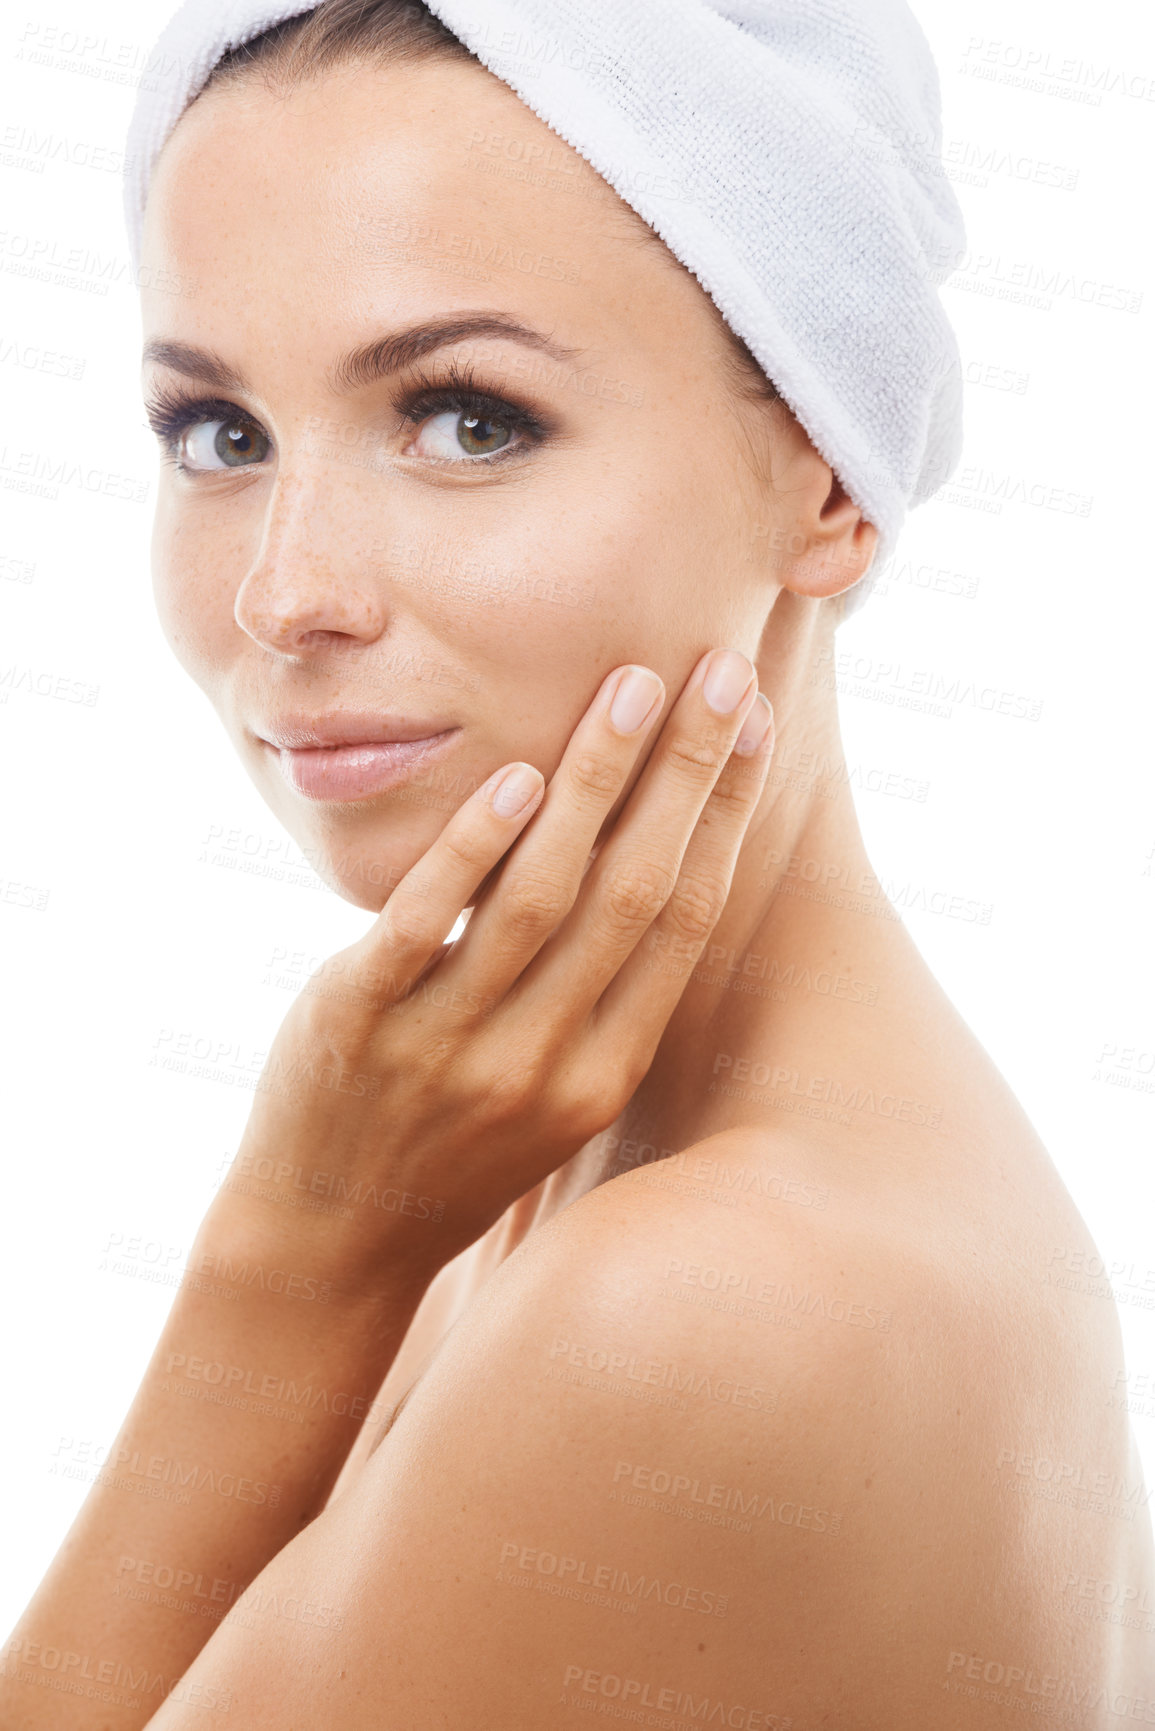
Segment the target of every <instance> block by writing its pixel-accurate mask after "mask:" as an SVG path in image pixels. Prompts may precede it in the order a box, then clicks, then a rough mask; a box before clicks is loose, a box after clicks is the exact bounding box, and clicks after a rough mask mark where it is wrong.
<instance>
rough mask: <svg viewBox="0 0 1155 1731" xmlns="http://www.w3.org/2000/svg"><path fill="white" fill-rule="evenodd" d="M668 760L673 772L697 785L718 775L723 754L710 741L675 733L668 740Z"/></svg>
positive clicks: (691, 735)
mask: <svg viewBox="0 0 1155 1731" xmlns="http://www.w3.org/2000/svg"><path fill="white" fill-rule="evenodd" d="M668 760H669V762H670V764H671V765H672V766H673V768H674V769H675V770H677V771H678V772H679V773H680V774H682V775H684V776H687V777H689V778H690V779H692V780H693V782H694V783H695V785H699V784H701V783H702V782H708V781H710V780H711V778H712V777H713V776H715V775H716V774H717V773H718V769H719V766H720V765H721V763H722V762H723V760H724V754H723V752H722V750H721V748H720V746H719V745H718V744H716V743H715V742H714V741H712V740H709V739H703V738H702V737H701V736H700V735H698V734H692V733H677V734H675V735H674V737H673V738H672V739H671V740H670V743H669V747H668Z"/></svg>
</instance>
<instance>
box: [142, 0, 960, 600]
mask: <svg viewBox="0 0 1155 1731" xmlns="http://www.w3.org/2000/svg"><path fill="white" fill-rule="evenodd" d="M428 5H429V10H430V11H431V12H433V13H434V14H435V15H436V16H437V17H438V18H440V20H441V21H442V23H443V24H445V25H447V26H448V28H449V29H450V30H451V31H452V32H453V33H454V35H455V36H457V37H458V38H459V39H460V40H461V41H462V42H463V43H464V44H465V45H466V47H467V48H469V49H471V50H472V52H473V53H474V54H475V55H476V56H477V58H478V59H479V60H480V61H481V62H482V64H483V65H484V66H486V67H488V69H489V70H490V71H491V72H493V73H494V74H495V75H496V76H497V77H499V78H500V79H502V80H503V82H505V83H506V84H508V85H509V86H510V88H511V89H512V90H514V91H515V92H516V93H517V95H518V96H519V97H521V99H522V100H523V101H524V102H525V103H526V105H527V106H528V107H529V108H530V109H532V110H533V112H534V113H535V114H536V115H538V117H539V118H540V119H541V120H543V121H544V122H545V123H546V125H547V126H549V127H550V128H551V129H552V130H553V131H554V132H555V133H557V135H558V136H559V137H560V138H562V139H564V140H565V142H566V143H567V144H570V145H572V146H573V148H574V149H575V150H577V151H578V152H579V153H580V154H581V155H582V156H583V157H585V158H586V160H587V161H588V162H589V163H590V164H591V165H592V167H593V168H595V169H596V170H597V171H598V173H599V174H601V175H602V177H603V178H604V179H605V180H606V181H608V183H609V184H610V186H612V187H613V188H614V190H615V191H616V192H617V193H618V194H619V196H620V197H621V198H622V199H623V200H624V201H625V202H626V203H627V204H628V205H630V206H631V207H632V208H633V209H634V210H635V211H636V212H637V213H638V215H639V216H641V217H642V218H643V219H644V220H645V221H646V222H647V223H648V224H649V225H650V227H651V228H653V229H654V230H655V231H656V233H657V234H658V235H659V236H660V237H661V238H662V240H664V241H665V243H666V245H667V246H668V247H669V248H670V251H671V252H672V253H673V254H674V255H675V257H677V258H678V259H679V260H680V261H681V262H682V264H683V265H685V266H686V267H687V269H689V270H690V271H692V272H693V274H694V276H695V277H696V278H697V279H698V281H699V282H700V283H701V285H702V287H703V288H704V289H705V290H706V292H707V293H708V294H709V295H710V297H711V298H712V300H713V301H714V303H715V305H716V306H717V307H718V309H719V311H720V312H721V313H722V316H723V317H724V318H725V320H726V322H727V323H728V324H729V326H730V327H731V329H732V330H734V331H735V332H736V333H737V334H738V336H739V337H741V338H742V340H743V341H744V342H745V343H746V345H747V347H748V348H749V349H750V350H751V352H752V353H753V355H754V356H755V358H756V360H757V361H758V363H759V365H760V366H761V367H762V369H763V370H764V371H765V373H766V374H767V376H768V377H769V378H770V379H771V380H772V381H773V383H774V385H775V386H776V387H777V389H778V391H779V393H780V394H781V396H782V398H783V399H784V401H785V402H786V404H787V405H788V407H789V408H790V409H791V411H792V412H793V413H794V415H795V416H796V417H797V419H798V421H799V422H800V423H801V425H802V426H803V427H804V428H805V430H806V432H807V434H808V435H809V437H810V439H811V441H812V443H813V444H814V446H815V448H816V449H817V450H818V451H819V452H820V453H821V455H822V456H823V457H824V458H825V460H826V461H827V462H828V463H829V464H830V465H831V468H832V469H833V470H834V472H835V473H836V474H837V475H838V477H839V478H840V480H841V481H842V484H843V486H844V487H845V488H846V491H847V492H848V493H849V494H850V496H851V498H852V499H853V500H854V501H855V503H856V504H857V505H859V506H860V508H861V509H862V511H863V514H864V515H865V517H866V518H867V520H868V521H869V522H871V523H873V524H874V525H875V527H876V528H877V530H878V532H879V548H878V553H877V555H876V558H875V561H874V566H873V567H872V570H871V572H869V573H868V574H867V576H866V577H864V578H863V579H862V580H861V581H860V582H859V583H858V584H856V585H855V587H854V588H853V589H852V590H851V591H850V592H849V593H848V595H847V597H846V602H847V608H846V611H850V610H851V609H853V608H855V607H857V606H859V605H860V604H861V602H862V601H863V600H864V599H865V597H866V594H867V591H868V589H869V586H870V582H871V577H872V575H873V572H874V571H875V570H877V568H878V567H879V565H881V564H882V563H884V562H885V560H886V559H887V557H888V556H889V555H890V553H891V552H892V551H893V547H894V541H895V539H896V537H897V534H898V530H899V528H900V526H901V523H902V519H903V515H904V513H905V510H906V508H907V506H908V505H915V504H919V503H921V501H922V500H924V499H926V498H929V496H930V495H931V494H932V493H933V492H934V491H935V489H936V488H937V487H938V486H940V485H941V484H942V482H943V481H945V480H946V478H947V477H948V475H949V474H950V472H951V470H952V469H953V468H954V466H955V464H956V462H957V461H958V456H959V451H960V446H961V440H962V414H961V404H962V389H961V369H960V365H959V356H958V349H957V346H956V344H955V340H954V336H953V333H952V331H951V328H950V325H949V323H948V321H947V318H946V315H945V313H944V311H943V308H942V305H941V303H940V301H939V297H938V284H939V283H940V282H941V281H942V279H943V277H944V276H945V274H946V273H947V272H948V271H949V269H950V268H951V265H952V263H953V260H954V258H955V256H957V255H958V254H959V253H961V251H962V249H963V246H964V244H965V234H964V230H963V225H962V217H961V213H960V211H959V207H958V203H957V201H956V199H955V197H954V193H953V190H952V189H951V186H950V183H949V182H948V181H947V179H946V177H945V175H944V173H943V170H942V166H941V161H940V157H939V152H940V148H941V119H940V95H939V83H938V76H937V73H936V70H935V66H934V62H933V60H932V58H931V54H930V49H929V46H928V44H927V42H926V39H925V37H924V36H923V34H922V32H921V30H920V29H919V26H918V24H917V23H916V21H915V19H914V17H913V15H912V13H911V12H910V10H909V8H908V7H907V5H906V3H905V0H428ZM313 10H315V8H314V7H311V6H307V5H306V6H302V5H301V4H300V0H297V3H296V4H294V3H293V0H282V3H280V4H278V3H277V0H184V4H183V5H181V6H180V7H179V8H178V10H177V11H176V13H175V14H174V15H173V17H172V19H171V20H170V22H169V23H168V25H167V26H166V27H165V29H164V30H163V32H162V33H161V35H160V37H159V39H158V41H157V44H156V48H155V50H154V53H153V56H152V58H151V61H150V71H149V73H148V76H147V78H146V80H145V81H144V82H142V84H141V86H140V91H139V94H138V97H137V101H136V107H135V110H134V112H133V116H132V121H131V124H130V127H129V132H128V137H127V141H126V150H125V214H126V218H127V223H128V231H129V241H130V246H131V250H132V259H133V265H134V268H136V267H138V266H139V262H140V242H141V227H142V222H143V217H144V206H145V199H146V197H147V194H148V185H149V179H150V176H151V174H152V170H153V167H154V165H155V163H156V159H157V156H158V155H159V153H160V150H161V147H162V146H163V144H164V142H165V140H166V139H167V137H168V135H169V133H170V132H171V131H172V129H173V127H174V126H175V124H176V122H177V120H178V119H179V117H180V115H181V113H182V112H183V110H184V109H185V107H186V106H187V105H188V103H189V102H190V101H191V100H192V99H193V97H194V96H196V95H197V94H198V92H199V91H200V90H201V89H202V88H203V86H204V83H205V81H206V79H207V78H208V76H209V73H210V72H211V70H212V68H213V67H214V66H215V64H216V62H217V61H218V60H219V59H220V57H221V56H222V55H223V54H225V53H226V52H228V51H229V50H230V49H233V48H236V47H239V46H240V44H241V43H243V42H247V41H248V40H249V39H250V38H251V37H253V36H256V35H259V34H260V32H261V31H263V30H267V29H269V28H270V27H271V26H272V25H274V24H279V23H282V22H283V21H285V20H286V19H289V18H293V17H297V16H299V15H300V14H302V13H304V12H310V11H313ZM844 616H845V614H844Z"/></svg>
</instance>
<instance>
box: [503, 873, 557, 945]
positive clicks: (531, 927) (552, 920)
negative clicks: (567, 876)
mask: <svg viewBox="0 0 1155 1731" xmlns="http://www.w3.org/2000/svg"><path fill="white" fill-rule="evenodd" d="M570 900H571V898H570V896H569V894H568V892H567V891H566V890H565V889H564V887H563V886H562V885H561V884H559V883H555V882H552V881H550V880H549V879H548V878H542V877H519V878H515V879H514V880H513V881H512V882H511V883H510V884H508V885H507V886H506V892H505V905H504V907H503V908H502V919H503V922H504V924H505V925H506V926H507V927H508V928H509V929H510V930H511V931H512V932H513V934H514V936H515V937H525V936H528V937H536V936H537V935H538V934H539V933H540V932H543V931H552V930H553V928H554V927H555V926H556V925H559V924H560V923H561V921H562V920H563V919H564V918H565V916H566V914H567V913H568V912H569V908H570Z"/></svg>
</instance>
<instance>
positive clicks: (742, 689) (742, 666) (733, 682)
mask: <svg viewBox="0 0 1155 1731" xmlns="http://www.w3.org/2000/svg"><path fill="white" fill-rule="evenodd" d="M753 677H754V669H753V667H752V666H751V664H750V662H749V661H748V660H747V659H746V657H745V656H744V655H740V654H739V653H738V651H737V650H736V649H716V650H715V651H714V653H713V655H711V657H710V660H709V663H708V665H707V667H706V677H705V680H704V681H703V683H702V696H703V697H704V698H705V699H706V702H707V703H708V704H709V705H710V708H711V709H712V710H713V711H714V714H715V715H732V714H733V713H734V711H735V710H736V709H737V707H738V705H739V704H740V703H741V701H742V699H743V698H744V697H745V695H746V693H747V692H748V691H749V689H750V681H751V680H752V679H753Z"/></svg>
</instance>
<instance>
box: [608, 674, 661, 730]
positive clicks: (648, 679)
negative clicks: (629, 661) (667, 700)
mask: <svg viewBox="0 0 1155 1731" xmlns="http://www.w3.org/2000/svg"><path fill="white" fill-rule="evenodd" d="M663 689H664V687H663V685H662V681H661V680H660V679H659V678H658V676H657V674H656V673H651V672H650V670H649V668H648V667H631V668H628V669H627V671H626V672H625V673H624V674H623V675H622V677H621V678H620V679H619V680H618V688H617V690H616V691H615V692H614V700H613V702H612V703H611V704H610V721H611V723H612V725H613V726H614V727H615V728H616V729H617V731H618V732H619V733H636V732H637V731H638V728H639V727H640V726H641V725H642V722H643V721H644V720H645V719H646V717H647V715H648V714H649V713H650V711H651V709H653V707H654V704H655V703H656V702H657V700H658V698H659V697H660V696H661V695H662V691H663Z"/></svg>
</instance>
